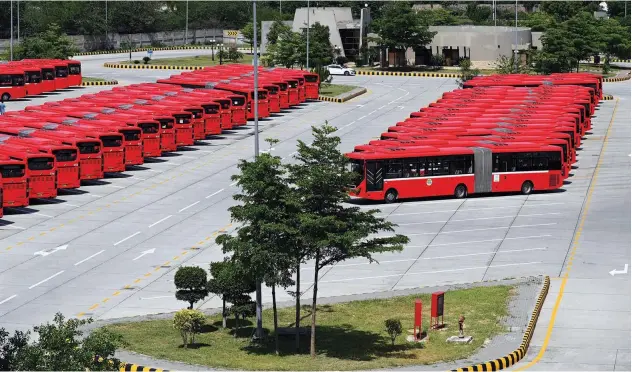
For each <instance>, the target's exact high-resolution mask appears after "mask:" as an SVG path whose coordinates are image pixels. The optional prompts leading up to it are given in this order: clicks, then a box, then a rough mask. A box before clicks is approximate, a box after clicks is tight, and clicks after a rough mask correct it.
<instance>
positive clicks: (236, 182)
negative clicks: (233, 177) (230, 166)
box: [230, 181, 239, 186]
mask: <svg viewBox="0 0 632 372" xmlns="http://www.w3.org/2000/svg"><path fill="white" fill-rule="evenodd" d="M238 183H239V181H235V182H233V183H231V184H230V185H231V186H235V185H236V184H238Z"/></svg>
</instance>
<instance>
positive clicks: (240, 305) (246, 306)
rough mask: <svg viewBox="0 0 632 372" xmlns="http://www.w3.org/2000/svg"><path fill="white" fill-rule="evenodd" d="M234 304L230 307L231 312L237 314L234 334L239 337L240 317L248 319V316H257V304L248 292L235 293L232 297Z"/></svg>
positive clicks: (231, 300)
mask: <svg viewBox="0 0 632 372" xmlns="http://www.w3.org/2000/svg"><path fill="white" fill-rule="evenodd" d="M230 302H232V304H233V306H231V307H230V312H231V313H232V314H233V315H234V316H235V328H234V330H233V332H234V333H233V336H234V337H237V333H238V332H239V329H240V327H239V317H241V318H242V319H246V318H248V317H252V316H255V313H256V308H257V304H256V303H255V302H254V301H253V300H252V299H251V298H250V296H249V295H247V294H239V295H235V296H233V297H232V298H231V299H230Z"/></svg>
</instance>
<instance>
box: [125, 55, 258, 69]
mask: <svg viewBox="0 0 632 372" xmlns="http://www.w3.org/2000/svg"><path fill="white" fill-rule="evenodd" d="M138 61H139V63H138V64H139V65H144V64H145V62H143V61H142V59H141V60H138ZM119 63H120V64H124V65H129V64H134V62H133V61H132V62H130V61H129V60H127V61H121V62H119ZM222 63H223V64H229V63H245V64H252V55H249V54H244V57H243V58H242V59H240V60H239V61H237V62H230V61H228V60H223V61H222ZM147 64H148V65H168V66H200V67H205V66H215V65H219V57H218V56H217V53H216V54H215V60H213V59H211V55H203V56H192V57H178V58H156V59H152V60H150V61H149V62H148V63H147Z"/></svg>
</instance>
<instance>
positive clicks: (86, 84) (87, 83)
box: [81, 80, 118, 87]
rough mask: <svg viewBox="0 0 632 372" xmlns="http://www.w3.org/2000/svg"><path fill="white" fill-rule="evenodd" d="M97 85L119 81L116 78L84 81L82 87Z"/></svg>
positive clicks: (115, 83)
mask: <svg viewBox="0 0 632 372" xmlns="http://www.w3.org/2000/svg"><path fill="white" fill-rule="evenodd" d="M96 85H118V81H116V80H106V81H83V82H81V86H82V87H92V86H96Z"/></svg>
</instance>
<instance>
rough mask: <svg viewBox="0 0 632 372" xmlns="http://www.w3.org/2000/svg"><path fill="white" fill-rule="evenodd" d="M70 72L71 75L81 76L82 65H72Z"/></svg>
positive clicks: (69, 68)
mask: <svg viewBox="0 0 632 372" xmlns="http://www.w3.org/2000/svg"><path fill="white" fill-rule="evenodd" d="M68 71H69V73H70V75H79V74H81V65H70V66H69V67H68Z"/></svg>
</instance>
